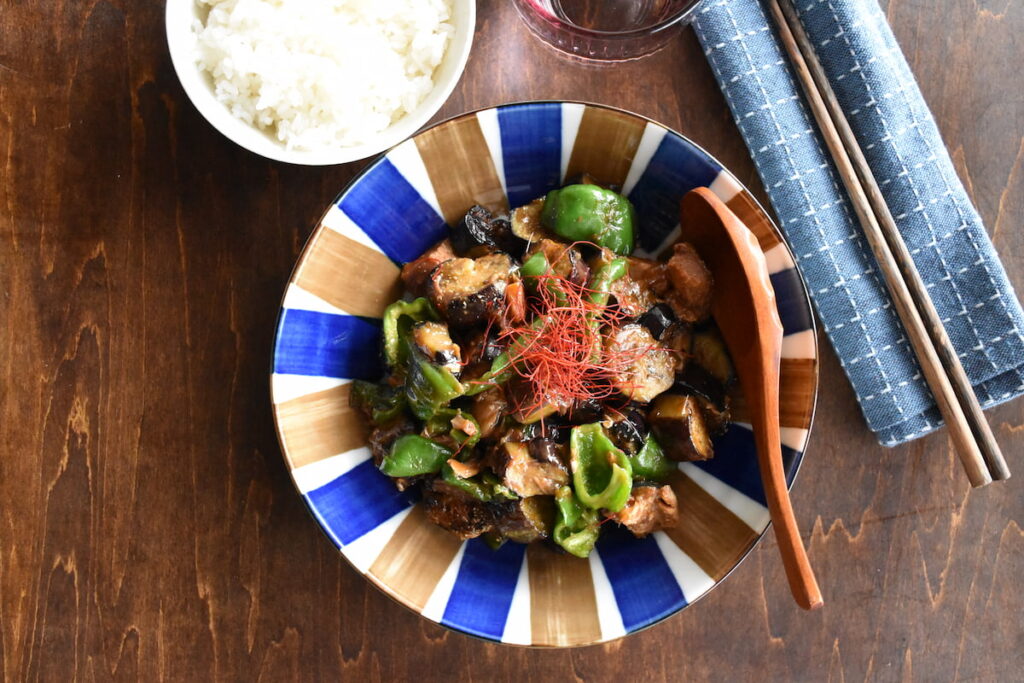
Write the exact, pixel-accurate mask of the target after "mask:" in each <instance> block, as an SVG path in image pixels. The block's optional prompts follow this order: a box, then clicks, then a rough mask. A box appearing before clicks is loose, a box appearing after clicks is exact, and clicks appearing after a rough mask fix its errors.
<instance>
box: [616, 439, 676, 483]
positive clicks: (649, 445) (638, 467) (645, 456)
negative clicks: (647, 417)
mask: <svg viewBox="0 0 1024 683" xmlns="http://www.w3.org/2000/svg"><path fill="white" fill-rule="evenodd" d="M627 457H628V458H629V464H630V465H632V467H633V478H634V479H651V480H654V481H664V479H665V478H666V477H667V476H668V475H669V474H671V473H672V471H673V470H675V469H678V467H677V465H676V464H675V463H674V462H672V461H671V460H669V459H668V458H667V457H665V451H664V450H662V448H661V444H659V443H658V442H657V441H655V440H654V437H653V436H652V435H650V434H648V435H647V438H646V439H644V445H643V446H642V447H641V448H640V450H639V451H637V452H636V455H629V456H627Z"/></svg>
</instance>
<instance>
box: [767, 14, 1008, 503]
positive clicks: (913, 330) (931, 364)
mask: <svg viewBox="0 0 1024 683" xmlns="http://www.w3.org/2000/svg"><path fill="white" fill-rule="evenodd" d="M768 4H769V8H770V9H771V12H772V15H773V16H774V18H775V21H776V23H777V24H778V27H779V34H780V38H781V39H782V44H783V46H784V47H785V49H786V52H787V53H788V54H789V57H790V60H791V61H792V63H793V67H794V69H795V70H796V73H797V76H798V78H799V79H800V84H801V86H802V87H803V90H804V93H805V95H806V96H807V100H808V103H809V105H810V107H811V111H812V113H813V114H814V118H815V120H817V122H818V126H819V127H820V128H821V132H822V136H823V137H824V139H825V143H826V145H827V146H828V148H829V151H830V152H831V154H832V158H833V160H834V161H835V163H836V167H837V169H838V171H839V175H840V177H841V178H842V181H843V185H844V186H845V187H846V191H847V193H848V194H849V196H850V201H851V203H852V205H853V208H854V211H855V212H856V214H857V217H858V218H859V219H860V222H861V225H862V227H863V229H864V235H865V237H866V238H867V240H868V244H869V245H870V246H871V250H872V251H873V252H874V255H875V259H876V260H877V261H878V265H879V269H880V271H881V273H882V276H883V279H884V280H885V283H886V286H887V288H888V289H889V293H890V295H891V296H892V300H893V305H894V306H895V309H896V313H897V315H899V317H900V320H901V321H902V322H903V325H904V327H905V328H906V331H907V338H908V339H909V340H910V344H911V347H912V348H913V349H914V353H915V354H916V355H917V359H918V363H919V364H920V366H921V372H922V374H923V375H924V378H925V381H926V382H927V383H928V387H929V388H930V389H931V391H932V394H933V395H934V396H935V400H936V403H937V404H938V407H939V412H940V413H941V414H942V417H943V419H944V420H945V422H946V424H947V426H948V427H949V431H950V436H951V437H952V438H953V443H954V446H955V448H956V450H957V454H958V455H959V457H960V461H961V463H962V464H963V467H964V470H965V471H966V472H967V477H968V479H970V482H971V485H972V486H975V487H977V486H984V485H985V484H988V483H990V482H991V481H992V480H993V479H996V480H1001V479H1008V478H1009V476H1010V470H1009V468H1008V467H1007V465H1006V461H1005V459H1004V458H1003V455H1002V453H1001V452H1000V450H999V445H998V444H997V443H996V440H995V437H994V435H993V434H992V430H991V428H990V427H989V424H988V422H987V421H986V419H985V416H984V413H983V412H982V410H981V406H980V404H979V403H978V399H977V396H976V395H975V393H974V389H973V388H972V387H971V383H970V381H969V380H968V378H967V373H966V372H965V371H964V368H963V365H962V364H961V363H960V359H959V357H958V356H957V354H956V351H955V349H954V348H953V345H952V343H951V342H950V339H949V335H948V334H947V333H946V329H945V326H944V325H943V324H942V320H941V318H940V317H939V314H938V311H936V310H935V305H934V303H933V302H932V300H931V297H930V296H928V290H927V288H926V286H925V284H924V282H923V281H922V279H921V275H920V273H919V272H918V271H917V268H916V266H915V265H914V261H913V258H912V257H911V255H910V251H909V249H908V248H907V245H906V243H905V242H904V241H903V238H902V236H901V234H900V232H899V228H898V227H897V226H896V221H895V219H893V217H892V213H891V212H890V211H889V207H888V205H887V204H886V203H885V199H884V198H883V197H882V193H881V190H880V189H879V186H878V183H877V182H876V180H875V177H874V175H873V174H872V172H871V168H870V166H869V165H868V163H867V160H866V159H865V157H864V153H863V151H862V150H861V149H860V146H859V145H858V143H857V140H856V137H855V136H854V134H853V130H852V129H851V128H850V124H849V122H848V121H847V120H846V116H845V115H844V114H843V111H842V108H841V107H840V106H839V101H838V100H837V99H836V96H835V92H834V91H833V90H832V86H831V85H830V84H829V82H828V79H827V77H826V76H825V71H824V69H823V68H822V66H821V62H820V61H818V57H817V55H816V54H815V52H814V48H813V45H812V44H811V41H810V39H809V38H808V36H807V33H806V31H805V30H804V27H803V24H801V23H800V19H799V17H798V16H797V13H796V10H795V9H794V7H793V5H792V1H791V0H769V3H768Z"/></svg>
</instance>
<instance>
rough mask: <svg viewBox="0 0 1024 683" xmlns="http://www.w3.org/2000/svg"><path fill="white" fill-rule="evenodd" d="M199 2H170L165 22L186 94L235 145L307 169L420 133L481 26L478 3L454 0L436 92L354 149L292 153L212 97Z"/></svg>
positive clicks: (373, 150) (447, 92)
mask: <svg viewBox="0 0 1024 683" xmlns="http://www.w3.org/2000/svg"><path fill="white" fill-rule="evenodd" d="M201 12H202V10H201V8H200V7H199V5H198V3H197V2H196V0H167V10H166V15H165V22H166V26H167V45H168V47H169V48H170V52H171V62H173V64H174V70H175V71H176V72H177V73H178V78H179V79H180V80H181V85H182V87H183V88H184V89H185V94H187V95H188V97H189V99H190V100H192V104H194V105H195V107H196V109H198V110H199V113H200V114H202V115H203V117H204V118H205V119H206V120H207V121H209V122H210V124H211V125H213V127H214V128H216V129H217V130H219V131H220V132H221V133H223V134H224V136H225V137H227V138H228V139H229V140H231V141H232V142H235V143H236V144H238V145H241V146H242V147H244V148H245V149H247V150H249V151H250V152H254V153H256V154H259V155H260V156H263V157H266V158H268V159H275V160H277V161H286V162H288V163H292V164H303V165H306V166H328V165H332V164H343V163H346V162H349V161H356V160H358V159H365V158H366V157H370V156H373V155H375V154H378V153H380V152H383V151H384V150H386V149H389V148H391V147H393V146H394V145H396V144H398V143H399V142H401V141H402V140H404V139H406V138H407V137H409V136H410V135H412V134H413V133H415V132H416V131H417V130H418V129H419V128H420V127H421V126H422V125H423V124H425V123H426V122H427V121H428V120H429V119H430V117H431V116H433V115H434V114H435V113H436V112H437V110H438V109H440V108H441V105H442V104H444V102H445V100H447V99H448V96H449V95H450V94H451V92H452V90H453V89H454V88H455V84H456V83H458V81H459V78H460V77H461V76H462V70H463V69H464V68H465V67H466V59H467V58H468V57H469V49H470V47H471V46H472V44H473V32H474V30H475V28H476V2H475V0H452V18H451V22H452V23H453V24H454V26H455V33H454V35H453V36H452V38H451V42H450V43H449V44H448V50H447V52H446V53H445V56H444V59H443V60H442V61H441V63H440V64H439V65H438V67H437V70H436V72H435V74H434V89H433V90H432V91H431V92H430V94H429V95H427V97H426V98H425V99H424V100H423V102H421V103H420V106H419V107H417V108H416V109H415V110H414V111H412V112H410V113H408V114H406V115H405V116H403V117H402V118H401V119H399V120H398V121H396V122H395V123H393V124H391V125H390V126H388V127H387V128H386V129H384V130H383V131H381V132H380V133H378V134H377V135H375V136H374V137H373V139H371V140H367V141H366V142H365V143H363V144H361V145H355V146H351V147H332V148H330V149H317V150H288V149H286V148H285V146H284V144H283V143H281V142H279V141H278V140H276V139H274V137H273V136H271V135H270V134H268V133H266V132H264V131H262V130H259V129H258V128H256V127H254V126H251V125H249V124H248V123H245V122H244V121H242V120H241V119H238V118H235V117H234V116H232V115H231V113H230V112H229V111H228V109H227V107H225V106H224V105H223V104H221V103H220V102H218V101H217V99H216V98H215V97H214V94H213V81H212V79H211V78H210V75H209V74H208V73H206V72H204V71H201V70H200V69H199V66H198V65H197V64H196V62H195V60H194V58H193V49H192V48H193V45H194V44H195V34H194V33H193V31H192V25H193V22H195V21H196V20H197V19H201V18H202V15H201Z"/></svg>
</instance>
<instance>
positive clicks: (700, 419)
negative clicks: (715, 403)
mask: <svg viewBox="0 0 1024 683" xmlns="http://www.w3.org/2000/svg"><path fill="white" fill-rule="evenodd" d="M647 423H648V424H649V425H650V426H651V431H652V432H653V433H654V436H655V438H656V439H657V440H658V443H659V444H661V447H662V449H664V451H665V455H667V456H668V457H669V458H671V459H672V460H676V461H688V460H708V459H709V458H711V457H713V456H714V450H713V448H712V445H711V434H710V432H709V430H708V426H707V423H706V421H705V419H704V412H703V411H702V410H701V404H700V401H699V400H698V399H697V398H696V397H694V396H680V395H679V394H662V395H661V396H659V397H658V398H657V399H655V401H654V403H653V404H652V405H651V411H650V412H649V413H648V415H647Z"/></svg>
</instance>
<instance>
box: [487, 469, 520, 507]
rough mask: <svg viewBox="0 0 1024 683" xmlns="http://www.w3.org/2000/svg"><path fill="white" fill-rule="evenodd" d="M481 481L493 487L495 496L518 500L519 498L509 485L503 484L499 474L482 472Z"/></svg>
mask: <svg viewBox="0 0 1024 683" xmlns="http://www.w3.org/2000/svg"><path fill="white" fill-rule="evenodd" d="M480 481H482V482H483V483H484V484H486V485H487V486H488V487H489V488H490V489H491V491H492V492H493V494H494V495H493V497H494V498H504V499H506V500H516V499H518V498H519V495H518V494H516V492H515V491H513V490H512V489H510V488H509V487H507V486H505V485H504V484H502V483H501V479H498V477H497V475H495V474H494V473H493V472H484V473H483V474H481V475H480Z"/></svg>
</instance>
